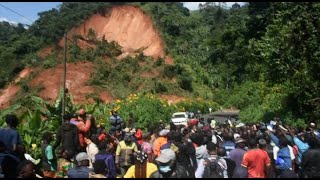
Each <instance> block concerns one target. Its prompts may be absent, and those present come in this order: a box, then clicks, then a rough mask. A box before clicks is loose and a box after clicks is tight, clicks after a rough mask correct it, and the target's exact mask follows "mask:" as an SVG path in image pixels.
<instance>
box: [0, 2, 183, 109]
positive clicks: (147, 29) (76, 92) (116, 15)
mask: <svg viewBox="0 0 320 180" xmlns="http://www.w3.org/2000/svg"><path fill="white" fill-rule="evenodd" d="M90 29H92V30H93V31H94V32H95V33H96V37H97V39H100V40H101V39H105V40H107V41H108V42H111V41H115V42H117V43H118V44H119V45H120V46H121V47H122V49H121V51H122V54H121V55H120V56H119V57H118V59H123V58H125V57H126V56H128V55H129V56H135V55H137V52H139V50H140V51H142V52H143V54H144V55H145V56H150V57H152V58H154V59H157V58H163V59H164V63H165V64H173V60H172V58H171V57H169V56H167V55H166V54H165V51H164V43H163V41H162V39H161V37H160V35H159V33H158V31H157V29H156V28H155V27H154V26H153V22H152V19H151V18H150V16H148V15H147V14H145V13H144V12H143V11H142V10H141V9H140V8H138V7H135V6H128V5H125V6H115V7H113V8H112V9H111V10H110V11H109V13H108V14H106V15H105V16H102V15H100V14H95V15H93V16H92V17H90V18H89V19H87V20H86V21H85V22H84V23H82V24H81V25H80V26H78V27H74V28H72V29H71V30H70V31H69V32H68V33H67V34H68V35H67V36H68V39H72V37H73V36H74V35H76V34H77V35H80V36H82V37H86V36H87V34H88V32H89V30H90ZM69 43H70V42H68V44H69ZM58 45H59V46H60V47H63V45H64V41H63V38H62V39H61V40H60V42H59V43H58ZM79 46H80V47H81V49H85V48H86V47H92V45H90V44H88V43H87V42H86V41H79ZM52 52H53V49H52V47H49V48H48V47H47V48H44V49H43V50H42V51H41V52H40V53H39V57H41V58H42V59H43V58H46V57H47V56H49V55H50V54H52ZM61 54H62V52H60V53H59V55H58V56H57V57H56V59H59V63H58V65H57V66H54V67H51V68H48V69H45V70H43V69H38V70H37V72H36V74H37V75H36V76H35V77H34V78H32V79H31V80H30V82H29V83H28V85H29V86H30V87H31V88H34V87H41V88H40V90H39V92H38V95H39V96H40V97H42V98H44V99H45V100H48V101H51V102H53V101H54V100H55V99H56V98H57V97H58V94H59V89H60V88H61V85H62V77H63V66H62V64H60V62H61V59H62V58H63V56H62V55H61ZM119 61H120V60H119ZM140 64H141V63H140ZM142 67H144V66H142ZM142 67H141V66H140V68H142ZM149 69H150V68H149ZM151 69H152V68H151ZM95 71H96V70H95V66H94V65H93V64H92V63H91V62H79V63H68V64H67V84H66V86H67V88H68V89H69V92H70V93H72V95H73V97H74V101H75V103H87V102H88V99H87V95H89V94H96V95H97V96H98V97H99V98H100V99H101V100H103V101H104V102H106V103H107V102H110V101H112V100H114V97H112V95H111V94H110V92H108V91H96V89H95V88H94V87H92V86H90V85H88V81H89V79H90V77H91V76H92V73H93V72H95ZM150 73H151V74H154V75H153V78H158V77H159V72H157V70H155V69H153V70H152V72H142V73H141V77H145V78H150V77H149V76H150V75H149V74H150ZM20 79H21V78H20ZM20 89H21V88H19V86H17V85H16V82H13V83H12V84H11V85H9V86H7V87H6V89H4V90H2V92H1V93H2V95H1V97H0V102H1V107H0V108H5V107H7V106H9V105H10V103H9V101H10V99H13V98H14V97H15V95H16V94H17V93H18V92H19V90H20ZM164 97H168V99H170V102H174V101H175V99H180V98H179V97H177V98H173V97H176V96H164Z"/></svg>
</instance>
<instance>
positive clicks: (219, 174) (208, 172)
mask: <svg viewBox="0 0 320 180" xmlns="http://www.w3.org/2000/svg"><path fill="white" fill-rule="evenodd" d="M220 159H221V158H219V157H217V159H215V160H213V161H211V160H209V159H208V158H206V159H204V160H205V161H206V162H207V164H206V167H205V168H204V173H203V176H202V178H224V176H223V171H224V170H223V169H222V167H221V166H220V164H219V163H218V162H219V160H220Z"/></svg>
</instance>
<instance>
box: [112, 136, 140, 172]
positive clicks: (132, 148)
mask: <svg viewBox="0 0 320 180" xmlns="http://www.w3.org/2000/svg"><path fill="white" fill-rule="evenodd" d="M137 151H138V148H137V145H136V144H135V143H134V142H133V137H132V135H131V133H126V134H125V136H124V140H122V141H120V143H119V144H118V146H117V150H116V160H115V164H116V167H117V169H120V171H121V177H123V176H124V175H125V173H126V172H127V170H128V169H129V167H130V166H131V165H132V163H133V162H131V159H130V158H131V155H132V154H133V153H134V152H137Z"/></svg>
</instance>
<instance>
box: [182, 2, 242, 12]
mask: <svg viewBox="0 0 320 180" xmlns="http://www.w3.org/2000/svg"><path fill="white" fill-rule="evenodd" d="M200 3H202V4H204V3H206V2H183V5H184V7H186V8H188V9H189V10H191V11H193V10H197V9H198V7H199V4H200ZM226 3H227V6H228V7H231V6H232V5H233V4H234V3H235V2H226ZM237 3H238V4H239V5H241V6H242V5H244V3H245V2H237Z"/></svg>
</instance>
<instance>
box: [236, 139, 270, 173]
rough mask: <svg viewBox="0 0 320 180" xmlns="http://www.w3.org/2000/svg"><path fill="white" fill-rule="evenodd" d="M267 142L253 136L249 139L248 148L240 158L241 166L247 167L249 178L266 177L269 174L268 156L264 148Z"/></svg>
mask: <svg viewBox="0 0 320 180" xmlns="http://www.w3.org/2000/svg"><path fill="white" fill-rule="evenodd" d="M266 144H267V142H266V141H265V140H264V139H260V140H259V141H258V144H257V140H256V139H255V138H251V139H249V143H248V145H249V148H250V150H249V151H247V152H246V153H245V154H244V156H243V159H242V163H241V166H243V167H245V168H247V170H248V177H249V178H268V177H269V174H270V165H271V163H270V158H269V156H268V153H267V152H266V151H265V150H264V149H265V147H266Z"/></svg>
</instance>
